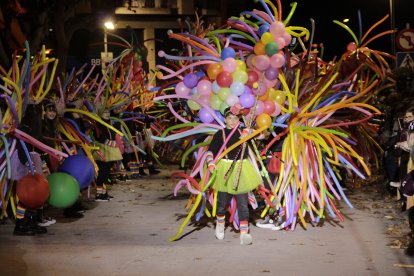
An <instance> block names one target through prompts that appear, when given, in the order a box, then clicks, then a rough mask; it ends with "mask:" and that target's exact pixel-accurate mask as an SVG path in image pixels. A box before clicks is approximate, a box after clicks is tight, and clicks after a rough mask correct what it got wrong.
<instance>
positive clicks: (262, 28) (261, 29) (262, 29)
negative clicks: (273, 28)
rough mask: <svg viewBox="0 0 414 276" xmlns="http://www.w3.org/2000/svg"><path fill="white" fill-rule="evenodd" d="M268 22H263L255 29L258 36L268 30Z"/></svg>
mask: <svg viewBox="0 0 414 276" xmlns="http://www.w3.org/2000/svg"><path fill="white" fill-rule="evenodd" d="M269 27H270V25H269V24H263V25H261V26H260V27H259V29H258V30H257V33H258V34H259V36H262V34H264V33H265V32H268V31H269Z"/></svg>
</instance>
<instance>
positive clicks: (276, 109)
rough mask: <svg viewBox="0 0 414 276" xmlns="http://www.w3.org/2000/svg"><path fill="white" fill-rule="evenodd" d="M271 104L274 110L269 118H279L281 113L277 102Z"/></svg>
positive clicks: (280, 107)
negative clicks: (273, 105)
mask: <svg viewBox="0 0 414 276" xmlns="http://www.w3.org/2000/svg"><path fill="white" fill-rule="evenodd" d="M273 103H274V104H275V110H274V111H273V113H272V114H270V116H272V117H276V116H279V114H280V112H281V111H282V106H281V105H280V104H279V103H278V102H275V101H274V102H273Z"/></svg>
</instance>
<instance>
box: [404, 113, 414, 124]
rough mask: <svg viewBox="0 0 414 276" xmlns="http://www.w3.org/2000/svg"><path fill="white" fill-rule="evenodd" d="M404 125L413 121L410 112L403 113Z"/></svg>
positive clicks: (413, 116)
mask: <svg viewBox="0 0 414 276" xmlns="http://www.w3.org/2000/svg"><path fill="white" fill-rule="evenodd" d="M403 119H404V123H409V122H411V121H412V120H414V115H413V113H412V112H407V113H405V115H404V118H403Z"/></svg>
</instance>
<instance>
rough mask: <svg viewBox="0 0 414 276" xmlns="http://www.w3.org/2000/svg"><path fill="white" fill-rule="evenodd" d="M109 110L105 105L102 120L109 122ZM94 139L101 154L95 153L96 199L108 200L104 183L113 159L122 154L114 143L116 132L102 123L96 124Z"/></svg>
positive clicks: (119, 158)
mask: <svg viewBox="0 0 414 276" xmlns="http://www.w3.org/2000/svg"><path fill="white" fill-rule="evenodd" d="M110 114H111V113H110V110H109V108H107V107H105V109H104V110H103V112H102V114H101V118H102V121H104V122H105V123H107V124H109V125H110V124H111V119H110ZM94 136H95V141H96V142H97V145H98V146H99V148H100V149H99V151H100V153H101V155H97V154H96V155H95V160H96V164H97V165H98V168H99V171H98V177H97V179H96V196H95V200H96V201H109V200H110V199H111V198H112V196H110V195H109V194H108V192H107V191H106V184H107V181H108V179H109V177H110V172H111V166H112V164H113V163H112V162H113V161H120V160H122V154H121V151H120V150H119V148H118V147H117V145H116V140H115V136H116V133H115V132H114V131H113V130H112V129H110V128H108V127H106V126H104V125H102V124H97V125H96V128H95V133H94Z"/></svg>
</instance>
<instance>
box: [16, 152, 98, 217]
mask: <svg viewBox="0 0 414 276" xmlns="http://www.w3.org/2000/svg"><path fill="white" fill-rule="evenodd" d="M94 178H95V168H94V166H93V163H92V162H91V161H90V160H89V158H87V157H86V156H83V155H72V156H69V157H68V158H66V159H65V160H64V161H63V163H62V165H61V166H60V168H59V171H58V172H54V173H52V174H50V175H49V176H48V177H47V178H45V177H44V176H43V175H40V174H38V173H34V174H33V175H32V174H28V175H26V176H24V177H23V178H21V179H20V180H19V181H18V182H17V188H16V193H17V196H18V197H19V200H20V201H21V202H22V203H23V205H24V206H26V207H28V208H32V209H37V208H40V207H42V206H43V204H45V202H46V201H48V203H49V204H50V205H52V206H54V207H56V208H67V207H70V206H72V205H73V204H74V203H75V202H76V200H77V199H78V197H79V193H80V190H81V189H84V188H87V187H88V186H89V185H90V184H91V183H92V181H93V179H94Z"/></svg>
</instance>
